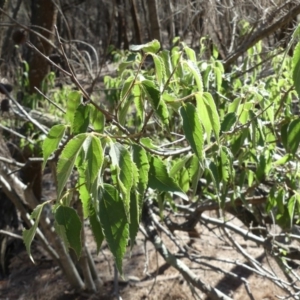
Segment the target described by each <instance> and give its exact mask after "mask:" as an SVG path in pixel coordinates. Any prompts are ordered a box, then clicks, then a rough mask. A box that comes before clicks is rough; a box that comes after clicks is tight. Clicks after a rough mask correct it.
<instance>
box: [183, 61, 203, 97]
mask: <svg viewBox="0 0 300 300" xmlns="http://www.w3.org/2000/svg"><path fill="white" fill-rule="evenodd" d="M184 63H185V64H186V65H187V66H188V68H189V69H190V70H191V72H192V74H193V75H194V78H195V80H196V84H197V87H198V92H200V93H202V92H203V83H202V77H201V74H200V71H199V68H198V66H197V64H196V63H195V62H193V61H191V60H186V61H184Z"/></svg>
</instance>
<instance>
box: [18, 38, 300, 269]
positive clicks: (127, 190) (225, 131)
mask: <svg viewBox="0 0 300 300" xmlns="http://www.w3.org/2000/svg"><path fill="white" fill-rule="evenodd" d="M159 47H160V45H159V43H158V41H156V40H154V41H152V42H150V43H147V44H145V45H139V46H133V47H131V50H132V51H138V52H139V53H128V54H127V55H126V56H125V57H124V59H121V60H120V64H119V69H118V76H117V77H116V78H112V77H109V76H107V77H106V78H105V79H104V82H105V84H106V88H107V94H106V96H107V100H108V101H109V102H110V105H111V107H113V109H111V108H109V111H110V112H113V114H114V119H113V121H112V122H111V121H110V122H109V121H108V120H106V115H105V114H103V112H102V111H100V110H98V109H97V107H95V106H94V103H89V102H87V103H82V102H81V94H80V92H77V91H73V92H72V93H71V94H70V95H69V98H68V103H67V105H66V114H65V124H62V125H56V126H54V127H52V129H51V130H50V132H49V134H48V136H47V138H46V139H45V141H44V145H43V153H44V160H45V161H44V165H45V164H46V161H47V159H48V158H49V156H50V155H51V153H53V151H55V150H57V149H60V155H59V158H58V163H57V168H56V173H57V184H58V188H57V204H56V206H55V210H54V214H55V219H56V221H57V223H58V224H59V225H60V226H61V227H63V228H64V231H65V235H64V237H66V238H64V240H66V243H67V246H69V247H72V248H73V249H74V250H75V252H76V253H77V255H80V251H81V249H80V247H79V245H80V243H81V240H80V239H81V235H80V230H81V226H82V223H81V221H80V218H79V217H78V216H77V213H76V211H75V210H73V209H72V208H71V207H70V203H69V202H68V201H65V199H66V197H67V195H68V193H69V191H68V190H67V189H66V186H67V182H68V180H69V178H70V176H71V174H72V173H73V172H75V171H76V172H77V174H78V179H77V184H76V186H75V187H74V188H75V190H77V191H78V193H79V196H80V200H81V202H82V206H83V211H84V218H86V219H89V220H90V224H91V229H92V231H93V234H94V236H95V239H96V241H97V246H98V249H99V247H100V245H101V243H102V241H103V239H104V238H105V239H106V240H107V243H108V245H109V247H110V249H111V251H112V253H113V255H114V257H115V260H116V265H117V267H118V270H119V271H120V273H122V259H123V257H124V254H125V251H126V246H127V241H128V240H130V241H131V244H133V242H134V239H135V237H136V234H137V231H138V226H139V223H140V221H141V214H142V207H143V203H144V201H145V199H147V198H149V197H151V198H153V199H154V201H157V204H158V206H159V207H160V208H163V207H169V208H172V209H178V207H177V206H176V205H177V204H178V203H180V202H181V201H187V202H190V203H192V202H194V203H204V202H205V201H207V200H213V201H215V202H216V203H218V205H219V206H220V208H225V206H226V205H227V204H228V203H232V204H233V205H235V203H236V200H238V199H240V200H241V201H242V203H243V204H244V205H245V206H246V207H247V209H248V210H249V211H251V212H253V211H254V206H252V203H251V199H252V198H253V197H255V196H257V195H258V194H259V195H260V194H263V195H264V196H265V197H264V198H263V199H262V202H261V203H259V204H260V205H261V208H262V209H264V213H266V214H272V215H274V216H275V219H276V222H277V223H278V224H279V225H281V226H282V227H283V228H289V227H290V226H292V224H294V223H295V222H296V221H297V219H298V216H299V212H300V196H299V192H298V181H299V171H298V168H299V166H298V158H299V155H298V147H299V142H300V132H299V131H300V123H299V119H298V116H297V115H296V114H295V112H294V111H293V109H294V108H293V100H294V99H297V94H296V93H295V90H294V88H293V86H294V85H295V87H296V91H297V93H299V90H300V87H299V76H298V73H299V64H300V56H299V45H298V46H297V48H296V50H295V55H294V57H293V59H290V58H289V57H285V59H284V58H283V56H282V55H277V56H274V54H275V53H269V54H268V55H269V57H270V58H272V57H274V58H273V59H272V60H271V64H270V70H271V71H270V72H269V75H268V74H267V75H265V76H264V77H260V75H259V74H261V72H257V69H255V70H254V71H253V72H245V73H243V71H244V70H248V69H249V68H251V67H252V66H253V65H257V64H258V63H259V62H260V60H261V58H262V50H261V49H262V47H261V43H260V42H259V43H258V44H256V45H255V46H254V47H253V48H251V49H249V51H248V54H249V57H248V58H247V59H246V60H245V61H244V62H243V63H242V65H241V66H236V67H234V68H233V70H232V71H231V73H226V74H225V71H224V67H223V65H222V62H221V61H219V60H217V57H218V53H217V50H216V49H215V50H214V55H213V56H212V57H211V58H210V59H209V60H207V61H204V60H200V59H199V58H198V56H197V53H195V51H194V50H193V49H191V48H189V47H188V46H187V45H186V44H184V43H181V44H179V45H178V46H174V47H173V48H172V50H170V51H168V50H159ZM276 51H277V50H276ZM264 55H265V54H264ZM65 135H67V136H68V138H67V139H66V138H65ZM200 182H201V183H200ZM72 188H73V187H72ZM176 207H177V208H176ZM33 217H34V218H36V219H37V220H38V217H39V216H38V215H37V212H36V211H35V212H34V213H33ZM260 221H261V220H260V219H257V222H258V223H259V222H260ZM34 230H36V226H35V227H33V229H31V232H30V236H27V235H28V234H24V237H25V241H26V245H28V247H27V249H29V247H30V242H31V240H32V231H34ZM75 231H76V232H75ZM29 253H30V252H29Z"/></svg>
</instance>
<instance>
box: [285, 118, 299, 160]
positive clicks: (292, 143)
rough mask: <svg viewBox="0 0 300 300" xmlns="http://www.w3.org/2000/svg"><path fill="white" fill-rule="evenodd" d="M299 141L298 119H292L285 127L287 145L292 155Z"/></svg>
mask: <svg viewBox="0 0 300 300" xmlns="http://www.w3.org/2000/svg"><path fill="white" fill-rule="evenodd" d="M299 143H300V119H295V120H293V121H292V122H291V123H290V125H289V127H288V129H287V147H288V151H289V152H290V153H292V154H293V155H295V154H296V152H297V150H298V147H299Z"/></svg>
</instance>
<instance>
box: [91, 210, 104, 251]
mask: <svg viewBox="0 0 300 300" xmlns="http://www.w3.org/2000/svg"><path fill="white" fill-rule="evenodd" d="M89 215H90V224H91V229H92V233H93V236H94V238H95V241H96V244H97V254H98V253H99V250H100V247H101V245H102V242H103V241H104V234H103V231H102V227H101V223H100V219H99V216H97V214H96V211H95V209H94V207H93V206H91V207H90V212H89Z"/></svg>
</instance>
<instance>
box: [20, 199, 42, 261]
mask: <svg viewBox="0 0 300 300" xmlns="http://www.w3.org/2000/svg"><path fill="white" fill-rule="evenodd" d="M46 203H47V202H44V203H43V204H39V205H38V206H37V207H36V208H35V209H34V210H33V212H32V213H31V216H30V217H31V219H32V220H35V221H34V224H33V225H32V227H31V228H30V229H24V230H23V233H22V235H23V239H24V244H25V246H26V251H27V253H28V255H29V257H30V259H31V260H32V262H33V263H34V260H33V257H32V255H31V249H30V248H31V243H32V241H33V239H34V236H35V234H36V231H37V229H38V224H39V221H40V218H41V214H42V210H43V208H44V206H45V204H46Z"/></svg>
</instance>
